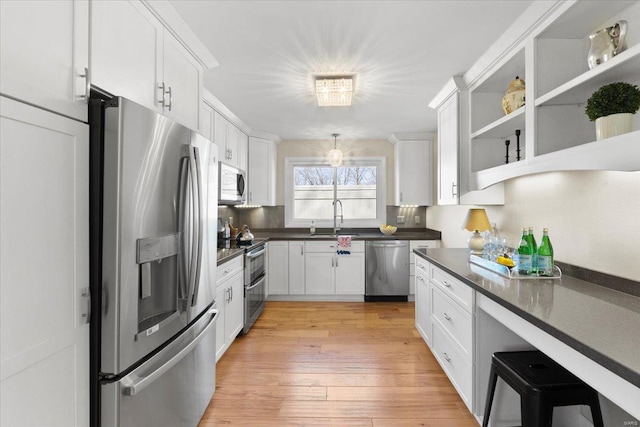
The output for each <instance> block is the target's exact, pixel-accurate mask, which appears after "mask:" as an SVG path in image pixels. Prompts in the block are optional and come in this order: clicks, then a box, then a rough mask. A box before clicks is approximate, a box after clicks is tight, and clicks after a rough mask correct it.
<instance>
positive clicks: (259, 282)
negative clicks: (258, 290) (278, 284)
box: [246, 274, 267, 291]
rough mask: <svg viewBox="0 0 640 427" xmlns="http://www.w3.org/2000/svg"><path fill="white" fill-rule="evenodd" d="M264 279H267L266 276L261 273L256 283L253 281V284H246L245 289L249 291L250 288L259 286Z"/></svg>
mask: <svg viewBox="0 0 640 427" xmlns="http://www.w3.org/2000/svg"><path fill="white" fill-rule="evenodd" d="M266 279H267V276H266V275H264V274H263V275H262V276H261V277H260V279H259V280H258V281H257V282H256V283H254V284H253V285H251V286H247V289H246V290H247V291H250V290H251V289H253V288H255V287H256V286H259V285H260V284H261V283H262V282H264V281H265V280H266Z"/></svg>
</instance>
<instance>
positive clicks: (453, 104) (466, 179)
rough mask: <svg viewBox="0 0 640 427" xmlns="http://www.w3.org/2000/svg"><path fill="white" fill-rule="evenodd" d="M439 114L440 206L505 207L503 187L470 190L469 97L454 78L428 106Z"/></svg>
mask: <svg viewBox="0 0 640 427" xmlns="http://www.w3.org/2000/svg"><path fill="white" fill-rule="evenodd" d="M429 106H430V107H432V108H437V110H438V184H437V192H438V204H439V205H452V204H462V205H467V204H469V205H470V204H482V205H501V204H504V185H503V184H496V185H494V186H493V187H491V188H488V189H486V190H482V191H471V189H470V161H469V160H470V150H471V147H470V146H469V120H468V119H469V94H468V91H467V90H466V87H465V86H464V82H463V80H462V78H460V77H454V78H452V79H451V80H450V81H449V82H448V83H447V85H446V86H445V87H444V88H443V89H442V90H441V91H440V93H439V94H438V95H437V96H436V98H435V99H434V100H433V101H432V102H431V103H430V104H429Z"/></svg>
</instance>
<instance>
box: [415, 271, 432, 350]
mask: <svg viewBox="0 0 640 427" xmlns="http://www.w3.org/2000/svg"><path fill="white" fill-rule="evenodd" d="M415 287H416V289H415V292H416V303H415V304H416V327H417V328H418V329H420V331H422V333H423V335H424V336H425V337H426V338H425V340H426V342H427V344H430V339H431V303H430V300H431V298H430V296H431V289H430V285H429V279H428V278H427V277H426V276H425V275H423V274H422V273H420V272H417V273H416V276H415Z"/></svg>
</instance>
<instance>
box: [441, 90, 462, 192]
mask: <svg viewBox="0 0 640 427" xmlns="http://www.w3.org/2000/svg"><path fill="white" fill-rule="evenodd" d="M458 104H459V101H458V94H457V93H456V94H454V95H452V96H451V98H449V99H448V100H447V101H445V103H444V104H443V105H442V106H441V107H440V109H438V204H439V205H457V204H458V195H459V194H460V193H459V185H458V184H459V183H458V143H459V141H458V138H459V126H460V124H459V116H458V107H459V105H458Z"/></svg>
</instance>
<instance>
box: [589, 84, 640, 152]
mask: <svg viewBox="0 0 640 427" xmlns="http://www.w3.org/2000/svg"><path fill="white" fill-rule="evenodd" d="M638 109H640V89H639V88H638V86H636V85H632V84H630V83H625V82H617V83H611V84H608V85H604V86H602V87H601V88H600V89H598V90H596V91H595V92H594V93H593V95H591V97H590V98H589V100H588V101H587V106H586V108H585V113H586V114H587V116H589V120H591V121H595V122H596V140H598V141H599V140H601V139H605V138H609V137H612V136H616V135H622V134H623V133H627V132H631V130H632V128H633V115H634V114H635V113H636V112H637V111H638Z"/></svg>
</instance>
